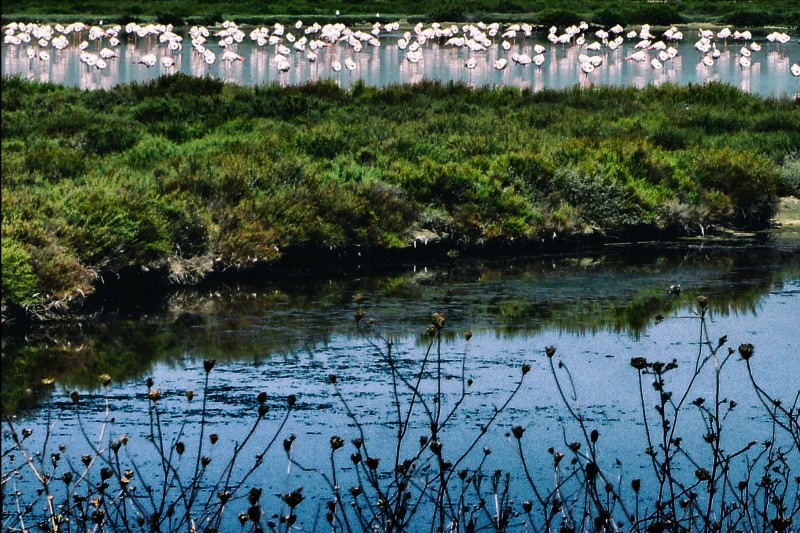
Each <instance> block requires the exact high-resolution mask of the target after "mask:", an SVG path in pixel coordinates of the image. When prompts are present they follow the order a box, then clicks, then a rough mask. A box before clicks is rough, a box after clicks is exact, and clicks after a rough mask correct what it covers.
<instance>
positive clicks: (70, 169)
mask: <svg viewBox="0 0 800 533" xmlns="http://www.w3.org/2000/svg"><path fill="white" fill-rule="evenodd" d="M87 163H88V161H87V159H86V154H85V153H84V152H83V151H81V150H79V149H77V148H71V147H64V146H57V145H56V146H54V145H51V144H45V145H38V146H33V147H31V148H29V149H28V151H27V152H26V154H25V164H26V165H27V167H28V168H29V169H30V170H31V171H33V172H38V173H40V174H41V175H42V177H43V178H44V179H46V180H49V181H60V180H64V179H72V178H76V177H78V176H80V175H82V174H83V173H84V172H86V169H87Z"/></svg>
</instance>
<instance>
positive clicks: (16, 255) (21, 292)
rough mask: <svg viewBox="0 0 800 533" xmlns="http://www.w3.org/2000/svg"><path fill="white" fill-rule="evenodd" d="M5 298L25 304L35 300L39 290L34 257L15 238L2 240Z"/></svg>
mask: <svg viewBox="0 0 800 533" xmlns="http://www.w3.org/2000/svg"><path fill="white" fill-rule="evenodd" d="M2 265H3V266H2V279H3V285H2V287H3V300H6V299H7V300H8V301H11V302H14V303H15V304H18V305H24V304H26V303H31V302H33V301H34V295H35V294H36V292H37V291H38V284H37V280H36V274H35V273H34V270H33V269H34V265H33V259H32V258H31V255H30V254H29V253H28V251H27V250H26V249H25V247H24V246H23V245H22V244H21V243H19V242H17V241H16V240H14V239H6V238H4V239H3V241H2Z"/></svg>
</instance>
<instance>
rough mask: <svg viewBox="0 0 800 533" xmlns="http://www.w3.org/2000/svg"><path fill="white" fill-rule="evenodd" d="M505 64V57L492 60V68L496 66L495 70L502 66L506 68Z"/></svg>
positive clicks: (506, 60) (506, 61)
mask: <svg viewBox="0 0 800 533" xmlns="http://www.w3.org/2000/svg"><path fill="white" fill-rule="evenodd" d="M506 65H508V59H506V58H505V57H501V58H500V59H498V60H497V61H495V62H494V68H496V69H497V70H503V69H504V68H506Z"/></svg>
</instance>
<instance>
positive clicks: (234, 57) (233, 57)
mask: <svg viewBox="0 0 800 533" xmlns="http://www.w3.org/2000/svg"><path fill="white" fill-rule="evenodd" d="M245 59H246V58H245V57H244V56H240V55H239V54H237V53H236V52H233V51H232V50H225V52H224V53H223V54H222V60H223V61H226V62H228V63H233V62H234V61H244V60H245Z"/></svg>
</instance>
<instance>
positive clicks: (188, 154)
mask: <svg viewBox="0 0 800 533" xmlns="http://www.w3.org/2000/svg"><path fill="white" fill-rule="evenodd" d="M2 132H3V135H2V176H3V178H2V179H3V181H2V214H3V218H2V267H3V268H2V302H3V318H4V320H6V319H7V318H11V317H16V318H19V317H27V318H29V319H42V318H52V317H58V316H63V315H69V314H70V313H73V312H75V311H78V310H79V309H80V308H81V306H82V304H83V303H84V301H85V300H86V298H88V297H90V295H91V294H92V293H93V292H94V291H95V290H96V289H97V287H98V286H100V285H101V284H102V282H103V279H104V278H109V277H111V276H122V278H123V279H125V276H132V275H139V274H140V273H141V272H142V271H149V272H150V274H149V275H151V276H153V277H154V278H155V279H160V280H162V281H163V280H169V281H171V282H174V283H195V282H198V281H200V280H202V279H204V278H205V277H206V276H208V275H209V274H212V273H214V272H220V271H224V270H228V269H252V268H253V267H254V266H259V265H261V266H264V265H271V264H275V263H276V262H279V261H285V260H287V259H293V260H299V261H303V260H313V261H318V260H319V259H320V258H326V257H327V258H338V257H341V256H343V255H344V256H346V255H351V256H353V255H357V254H370V253H371V254H377V255H382V257H386V254H391V253H394V254H395V256H394V257H413V256H414V255H413V254H419V253H423V252H422V250H423V249H427V250H433V249H435V250H437V251H439V252H441V253H444V252H447V251H453V250H455V251H458V250H462V251H463V250H470V249H474V248H475V247H486V249H493V250H496V249H498V248H503V247H505V248H506V249H508V250H514V251H520V250H525V251H536V250H539V249H547V247H552V246H558V245H563V243H567V244H568V245H570V243H571V244H572V245H575V244H578V243H584V242H586V241H587V240H592V241H595V242H597V241H603V240H609V239H616V240H640V239H666V238H674V237H677V236H681V235H687V234H700V233H703V232H708V231H711V230H712V229H713V228H714V227H718V228H719V227H729V228H741V229H748V230H753V229H761V228H766V227H768V226H769V225H770V223H771V220H772V218H773V216H774V214H775V209H776V204H777V198H778V197H779V196H781V195H790V194H794V195H798V193H800V172H799V171H798V169H799V168H800V154H799V153H798V148H800V102H798V101H797V100H794V101H792V100H790V99H788V98H769V99H765V98H762V97H758V96H753V95H749V94H746V93H743V92H741V91H739V90H738V89H735V88H733V87H730V86H726V85H721V84H715V83H712V84H709V85H705V86H692V85H690V86H685V87H684V86H674V85H663V86H659V87H648V88H645V89H634V88H616V87H591V88H588V89H580V88H577V87H576V88H571V89H567V90H561V91H554V90H544V91H540V92H533V91H531V90H528V89H519V88H510V87H495V88H490V87H484V88H471V87H469V86H466V85H461V84H442V83H436V82H423V83H420V84H416V85H407V86H392V87H387V88H375V87H368V86H366V85H364V84H363V83H357V84H355V85H354V86H353V87H352V88H350V89H349V90H344V89H341V88H339V87H338V86H337V85H336V84H335V83H334V82H332V81H322V82H316V83H310V84H307V85H302V86H296V87H280V86H277V85H264V86H258V87H241V86H236V85H230V84H226V83H224V82H222V81H219V80H216V79H212V78H204V79H201V78H193V77H190V76H186V75H172V76H166V77H161V78H158V79H155V80H153V81H152V82H149V83H146V84H131V85H121V86H117V87H115V88H113V89H111V90H99V91H81V90H78V89H74V88H67V87H62V86H57V85H48V84H36V83H29V82H27V81H24V80H21V79H20V78H18V77H14V78H9V77H6V78H4V79H3V80H2ZM308 258H313V259H308Z"/></svg>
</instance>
